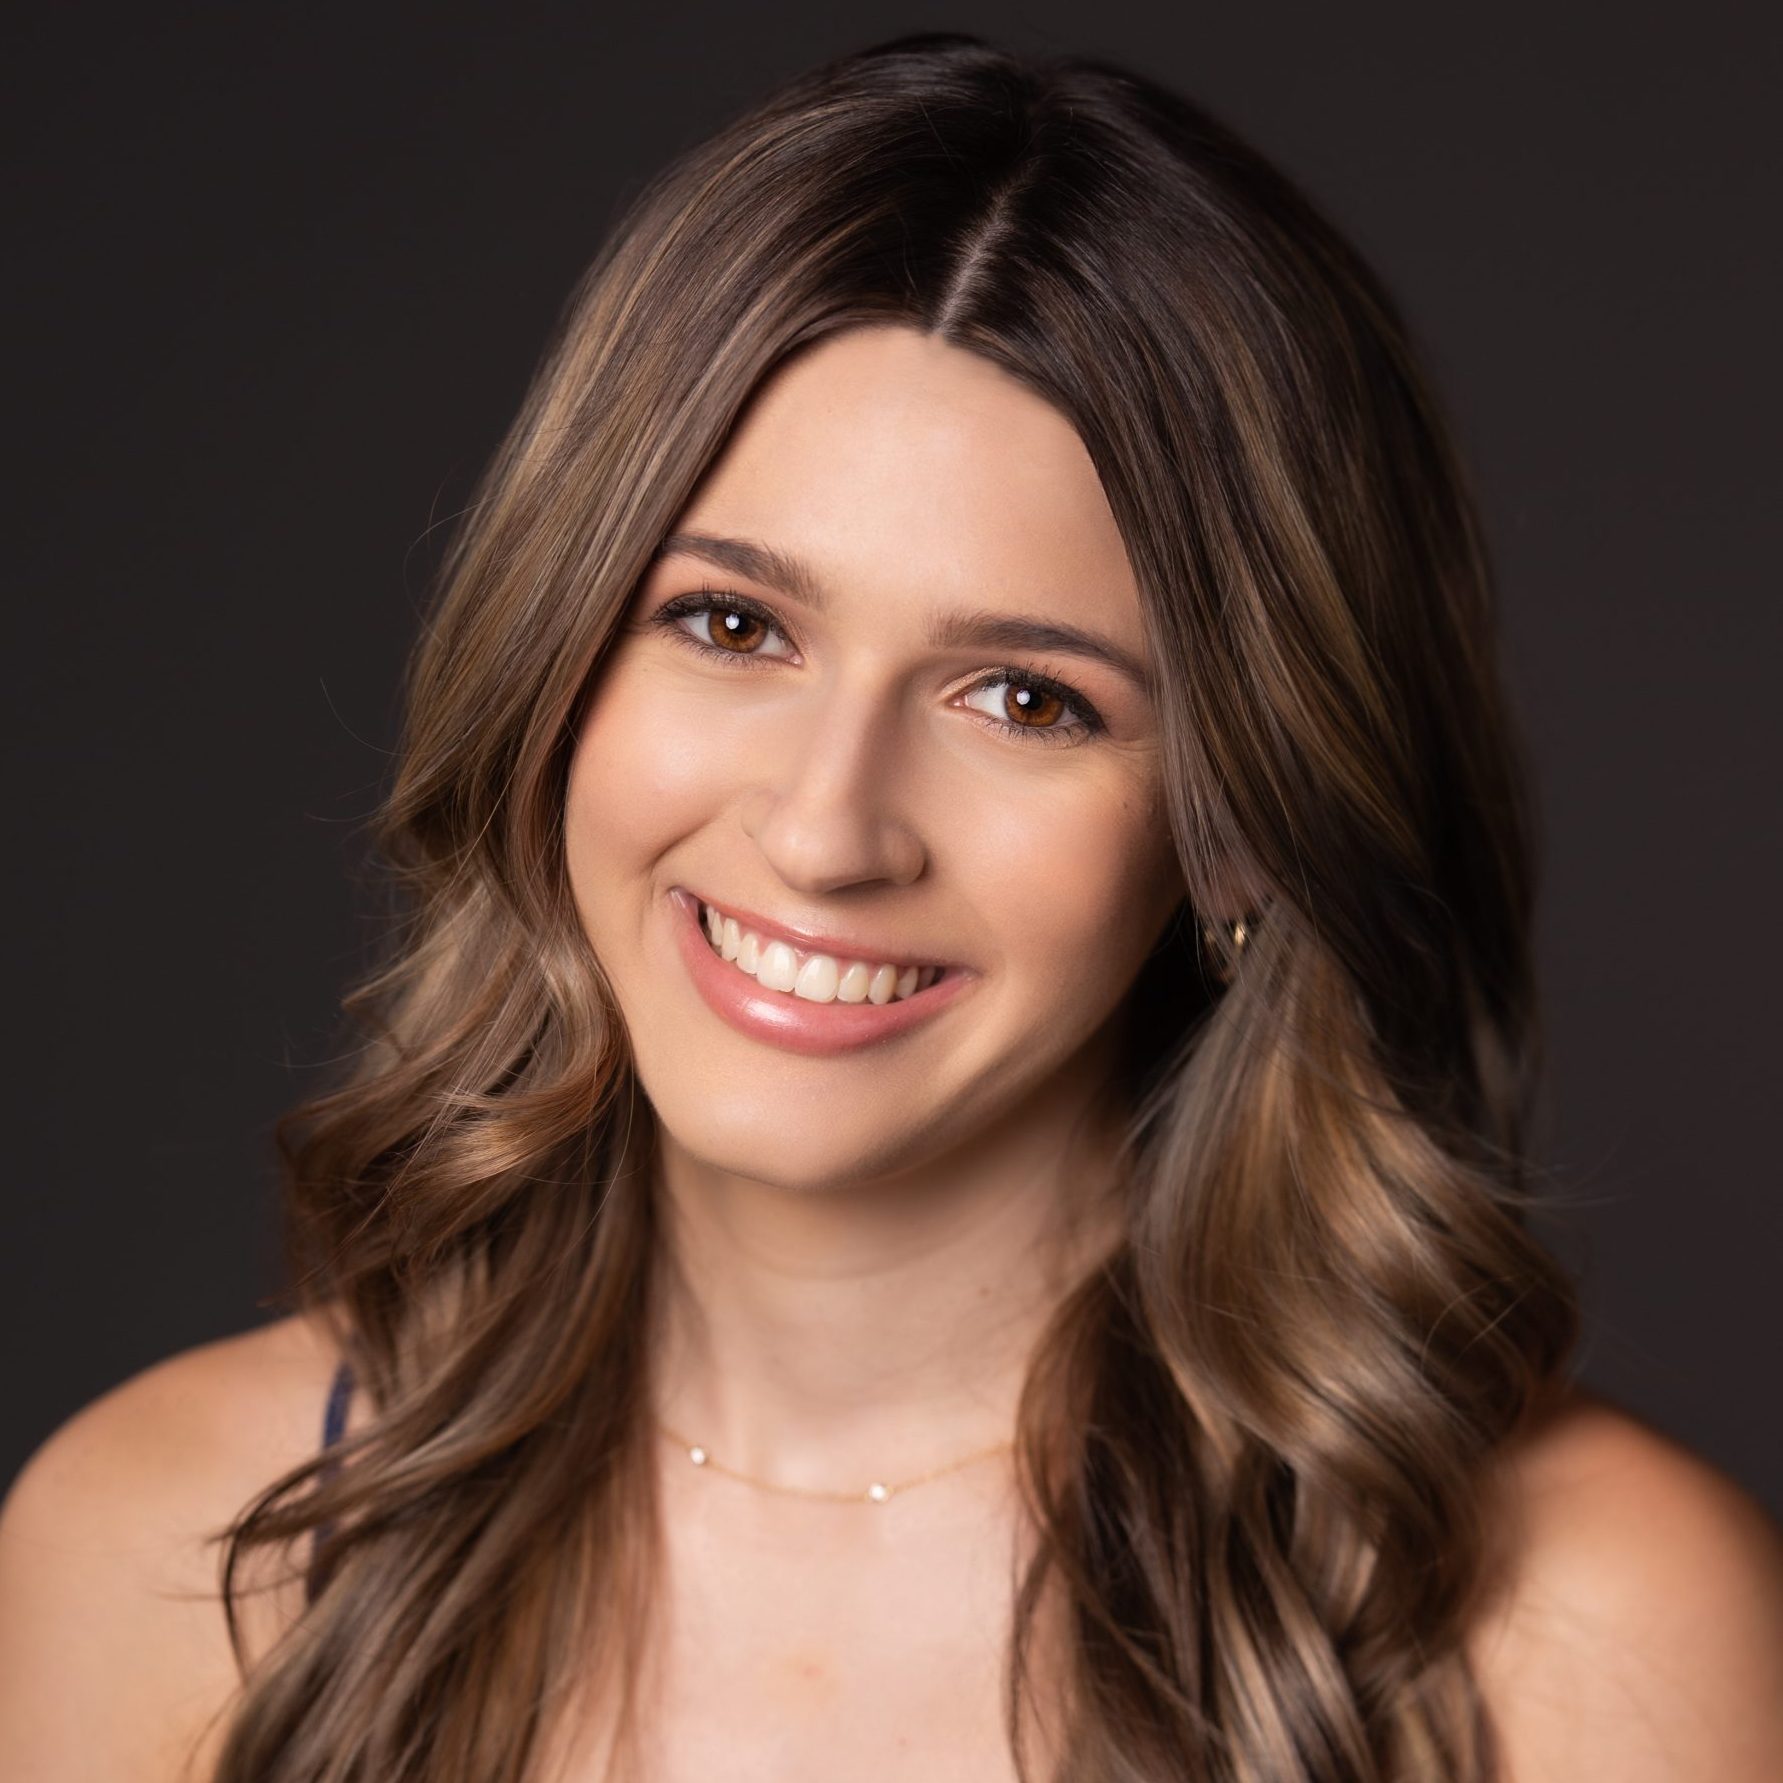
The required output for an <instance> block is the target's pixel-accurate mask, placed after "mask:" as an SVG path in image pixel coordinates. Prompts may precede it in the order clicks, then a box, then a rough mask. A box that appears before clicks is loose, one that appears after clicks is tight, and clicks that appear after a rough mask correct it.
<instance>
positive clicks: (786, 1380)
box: [653, 1084, 1118, 1488]
mask: <svg viewBox="0 0 1783 1783" xmlns="http://www.w3.org/2000/svg"><path fill="white" fill-rule="evenodd" d="M1115 1142H1116V1130H1115V1128H1114V1126H1113V1124H1112V1121H1111V1120H1110V1118H1109V1117H1108V1116H1107V1114H1106V1113H1105V1112H1104V1109H1103V1105H1102V1104H1101V1102H1100V1099H1098V1098H1096V1097H1094V1096H1092V1095H1090V1094H1088V1093H1085V1094H1082V1095H1079V1096H1077V1097H1075V1098H1067V1097H1064V1096H1061V1095H1060V1094H1059V1092H1058V1086H1057V1085H1056V1084H1052V1085H1049V1086H1047V1090H1046V1093H1045V1094H1044V1095H1043V1096H1036V1097H1034V1098H1031V1099H1029V1101H1028V1102H1026V1103H1024V1104H1023V1105H1022V1106H1021V1107H1020V1108H1018V1109H1016V1110H1012V1111H1011V1112H1010V1114H1009V1115H1008V1116H1007V1117H1006V1118H1005V1119H1004V1120H1002V1121H999V1122H998V1123H996V1125H995V1127H994V1129H991V1130H986V1131H983V1132H981V1133H980V1134H978V1135H976V1136H975V1137H974V1138H973V1140H972V1141H971V1143H970V1144H969V1145H968V1146H967V1147H965V1148H962V1149H960V1150H956V1151H955V1152H953V1153H950V1154H948V1155H947V1156H945V1157H942V1158H938V1159H929V1160H927V1161H925V1162H924V1163H922V1164H921V1165H920V1166H916V1167H912V1168H910V1169H908V1170H904V1171H899V1172H897V1173H894V1174H890V1175H885V1176H879V1177H875V1178H873V1179H871V1180H856V1181H850V1182H845V1183H836V1184H832V1185H830V1186H829V1187H826V1188H824V1189H822V1190H796V1191H795V1190H787V1189H784V1188H779V1187H776V1186H774V1185H771V1184H766V1183H762V1182H758V1181H754V1180H752V1179H749V1178H744V1177H739V1176H736V1175H733V1174H731V1173H728V1172H726V1171H723V1170H721V1169H717V1168H715V1167H713V1166H712V1165H710V1164H708V1163H705V1162H703V1161H701V1160H699V1159H696V1158H694V1157H692V1156H690V1155H689V1154H688V1153H687V1152H685V1151H683V1150H681V1149H680V1148H678V1147H677V1146H676V1145H675V1143H674V1142H673V1140H672V1138H671V1137H670V1136H669V1135H668V1134H667V1133H666V1132H665V1133H663V1134H662V1135H661V1137H660V1143H659V1147H658V1159H659V1163H658V1188H659V1191H660V1206H661V1209H662V1214H663V1218H662V1220H661V1223H660V1230H661V1231H662V1233H663V1238H664V1242H663V1244H662V1246H661V1248H660V1251H659V1264H660V1267H659V1270H658V1278H657V1279H658V1292H657V1295H656V1319H657V1343H656V1346H655V1356H656V1362H655V1365H654V1367H655V1379H654V1382H653V1395H654V1400H655V1406H656V1410H657V1412H658V1414H659V1416H660V1417H661V1418H662V1420H663V1421H664V1423H666V1424H667V1425H669V1426H670V1427H672V1428H673V1429H674V1430H676V1431H678V1432H680V1433H682V1434H683V1435H685V1436H686V1437H687V1438H689V1439H690V1440H691V1441H694V1442H697V1443H700V1444H702V1445H703V1446H704V1447H705V1448H706V1449H708V1450H709V1451H710V1453H711V1454H712V1455H713V1456H714V1457H716V1458H718V1459H720V1460H722V1461H724V1462H725V1463H726V1464H728V1465H729V1466H731V1467H734V1468H737V1469H739V1470H741V1471H744V1472H746V1473H749V1474H752V1475H755V1476H757V1477H759V1478H762V1479H767V1480H773V1481H775V1482H777V1483H781V1484H787V1485H799V1486H819V1487H826V1488H827V1487H832V1486H837V1485H842V1486H850V1485H852V1484H853V1482H855V1481H856V1480H860V1479H880V1478H887V1477H895V1476H897V1475H899V1474H900V1473H901V1474H904V1475H914V1474H916V1473H918V1472H921V1471H923V1470H925V1469H927V1468H931V1467H936V1466H942V1465H945V1464H946V1463H947V1462H949V1461H950V1460H952V1459H955V1458H957V1457H958V1456H960V1455H963V1454H966V1453H969V1452H971V1451H974V1450H977V1449H982V1448H984V1447H986V1446H987V1445H990V1444H993V1443H996V1442H999V1441H1007V1440H1010V1439H1011V1438H1013V1435H1014V1431H1015V1416H1016V1406H1017V1402H1018V1400H1019V1397H1020V1393H1021V1387H1022V1382H1023V1379H1024V1378H1025V1375H1026V1371H1027V1364H1028V1361H1029V1358H1030V1357H1031V1355H1032V1353H1033V1349H1034V1346H1035V1343H1036V1342H1037V1340H1038V1339H1039V1337H1040V1335H1041V1332H1042V1331H1043V1329H1044V1327H1045V1325H1046V1323H1047V1321H1048V1319H1049V1318H1050V1316H1051V1314H1052V1313H1053V1311H1054V1310H1055V1309H1056V1307H1057V1305H1058V1303H1059V1301H1060V1299H1061V1298H1062V1297H1063V1296H1064V1295H1065V1294H1066V1293H1068V1292H1069V1290H1070V1289H1071V1288H1072V1287H1073V1286H1074V1285H1075V1284H1076V1282H1077V1281H1078V1280H1079V1279H1081V1276H1082V1274H1083V1273H1084V1271H1085V1270H1086V1269H1087V1268H1089V1267H1091V1266H1092V1265H1093V1264H1094V1262H1095V1261H1096V1260H1097V1259H1098V1258H1099V1257H1100V1256H1101V1255H1103V1254H1105V1252H1106V1250H1107V1248H1108V1245H1109V1243H1110V1242H1111V1240H1112V1238H1113V1235H1114V1232H1115V1230H1116V1229H1117V1227H1116V1222H1117V1218H1118V1191H1117V1189H1116V1188H1115V1183H1114V1172H1113V1169H1112V1162H1113V1152H1114V1147H1115Z"/></svg>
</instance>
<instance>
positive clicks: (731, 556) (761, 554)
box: [651, 532, 1151, 692]
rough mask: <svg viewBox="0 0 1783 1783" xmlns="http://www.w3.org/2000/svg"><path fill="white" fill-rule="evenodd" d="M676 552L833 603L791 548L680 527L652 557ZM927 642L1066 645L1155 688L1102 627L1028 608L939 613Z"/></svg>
mask: <svg viewBox="0 0 1783 1783" xmlns="http://www.w3.org/2000/svg"><path fill="white" fill-rule="evenodd" d="M676 556H686V557H697V558H699V559H700V560H701V561H702V562H704V563H709V564H711V565H713V566H714V567H715V568H717V569H721V570H729V571H730V572H731V574H732V575H735V576H746V577H747V578H748V579H749V580H750V581H751V582H760V583H762V584H764V585H765V586H766V587H769V588H777V589H779V590H780V591H781V592H782V593H783V594H790V595H792V596H794V597H795V598H796V599H798V600H799V601H802V602H803V603H804V605H806V606H807V607H809V608H810V609H811V610H812V611H813V612H814V613H821V612H822V611H823V610H824V608H825V606H826V605H827V604H828V598H829V597H828V596H827V594H826V593H825V591H824V588H823V585H822V583H821V582H820V581H819V580H818V577H817V576H816V574H815V573H814V572H813V570H812V568H811V566H810V565H809V564H808V563H806V562H805V560H804V559H803V558H802V557H799V556H797V555H796V554H795V553H793V552H791V551H783V550H778V549H776V548H775V547H774V546H772V545H764V544H761V543H759V542H757V541H755V540H751V539H731V538H725V537H723V536H721V535H720V534H717V533H709V532H676V533H671V534H670V535H669V536H668V537H667V538H666V539H664V540H663V542H662V543H661V544H660V545H658V546H657V548H656V550H655V552H654V553H653V554H652V557H651V561H652V562H653V563H660V562H661V561H662V560H663V559H664V558H665V557H676ZM928 642H929V644H930V646H931V648H933V649H936V650H953V649H963V648H967V647H970V646H974V645H977V646H984V647H988V648H990V649H996V650H1034V651H1048V650H1056V651H1062V652H1064V653H1065V654H1067V655H1071V656H1085V657H1089V658H1091V659H1092V660H1094V661H1096V662H1101V663H1106V664H1107V665H1108V666H1109V667H1110V668H1111V669H1114V670H1115V671H1116V672H1117V673H1119V674H1122V675H1125V676H1126V677H1127V679H1128V680H1130V681H1131V682H1132V683H1133V684H1134V685H1135V686H1136V687H1138V688H1139V689H1140V690H1141V691H1142V692H1149V690H1150V688H1151V675H1150V673H1149V672H1148V670H1147V669H1146V666H1145V664H1144V663H1143V662H1142V661H1141V660H1140V659H1139V658H1138V657H1136V656H1135V655H1133V653H1132V652H1131V651H1130V650H1128V649H1126V648H1125V647H1124V646H1123V645H1120V644H1117V643H1116V642H1115V641H1114V640H1113V639H1112V638H1107V637H1104V636H1103V635H1102V634H1101V633H1100V632H1093V631H1085V630H1084V629H1083V628H1082V627H1081V626H1076V625H1062V624H1060V623H1059V622H1058V621H1056V620H1052V619H1031V618H1028V617H1027V616H1026V615H1024V614H1020V613H999V612H995V611H993V610H991V609H989V608H983V609H980V610H979V611H977V612H953V613H940V614H936V615H935V616H934V617H933V618H932V619H931V621H930V625H929V632H928Z"/></svg>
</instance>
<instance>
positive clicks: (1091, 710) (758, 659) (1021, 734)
mask: <svg viewBox="0 0 1783 1783" xmlns="http://www.w3.org/2000/svg"><path fill="white" fill-rule="evenodd" d="M726 614H734V615H737V616H739V617H741V618H743V619H746V620H752V621H754V622H755V623H756V624H757V625H759V626H761V627H763V628H764V629H765V630H767V631H769V632H772V633H774V634H776V635H777V636H779V637H780V638H782V639H785V640H786V641H787V642H790V641H791V640H790V639H787V634H786V628H785V627H784V626H783V625H782V624H781V622H780V620H779V618H778V617H777V616H776V614H775V613H774V612H773V611H772V609H771V608H769V607H767V606H766V605H764V604H763V603H762V602H761V601H758V600H755V599H753V598H752V597H751V596H749V595H746V594H739V593H738V592H736V591H735V590H733V589H728V588H707V587H701V588H700V589H699V591H698V592H697V593H689V594H678V595H675V596H674V597H673V598H671V599H669V600H666V601H664V602H663V604H662V605H661V606H660V607H658V608H657V609H656V611H655V612H654V613H652V614H651V615H650V617H649V619H648V620H647V621H646V622H645V623H646V624H647V625H648V626H649V627H651V628H652V629H656V630H661V631H662V632H664V633H666V634H667V636H669V637H670V638H672V639H674V640H675V641H676V642H678V643H680V644H682V645H684V646H685V647H686V648H688V649H690V650H693V651H695V652H697V653H698V654H700V655H701V656H704V657H707V658H717V659H718V660H720V661H723V662H727V663H736V664H740V665H742V666H744V667H747V668H752V669H753V668H765V667H767V666H768V665H769V664H771V663H775V662H784V661H785V660H786V658H785V656H784V655H769V654H766V653H764V652H762V651H759V650H734V649H730V648H728V647H727V646H725V645H722V644H715V643H713V642H712V641H711V639H710V636H709V635H708V636H707V637H705V638H702V637H700V636H698V635H697V633H695V632H694V631H692V630H690V629H689V628H688V627H687V625H685V624H684V623H683V621H684V620H687V619H705V620H707V621H708V632H709V630H710V621H711V620H712V619H715V618H718V617H721V616H723V615H726ZM1003 686H1007V687H1009V688H1011V689H1012V690H1014V692H1015V693H1016V694H1017V695H1018V696H1025V697H1028V698H1030V699H1033V700H1035V701H1036V702H1037V703H1040V704H1042V705H1043V704H1044V703H1045V702H1047V701H1057V702H1058V703H1059V704H1060V705H1062V706H1064V707H1065V708H1066V709H1067V710H1068V711H1069V712H1071V713H1072V714H1073V722H1071V723H1069V724H1050V725H1037V724H1019V723H1017V722H1016V721H1014V720H1013V719H1006V718H998V717H995V716H993V715H992V714H990V713H988V712H985V711H983V710H982V709H981V708H979V707H976V706H972V707H968V708H966V709H967V710H968V711H971V712H973V713H974V714H975V715H976V716H977V717H978V718H979V719H980V720H981V721H982V722H983V723H985V724H986V725H988V726H989V727H990V728H991V729H992V730H994V731H997V732H1000V733H1001V734H1003V735H1004V736H1008V737H1010V738H1012V739H1013V740H1015V741H1018V742H1022V743H1038V744H1041V745H1042V746H1043V747H1046V746H1050V747H1053V748H1058V747H1066V748H1069V747H1073V746H1075V745H1076V744H1079V743H1083V742H1087V741H1089V739H1090V738H1091V737H1093V736H1095V735H1097V734H1099V733H1100V732H1102V731H1104V730H1106V729H1107V725H1106V723H1105V722H1104V721H1103V718H1102V715H1101V714H1100V713H1099V712H1098V711H1097V710H1096V708H1095V706H1094V705H1093V704H1092V703H1091V702H1090V700H1089V699H1088V698H1087V697H1086V696H1085V695H1084V694H1082V693H1080V692H1079V691H1078V690H1077V689H1076V688H1075V687H1073V686H1072V685H1071V683H1070V682H1068V681H1065V680H1061V679H1060V678H1059V677H1058V676H1057V675H1053V674H1050V673H1047V672H1045V671H1042V670H1035V669H1023V668H1017V667H1016V666H1015V665H1014V664H1012V663H1010V664H1004V665H1002V666H1000V667H998V668H995V669H992V670H989V671H987V672H986V673H985V674H983V675H980V676H979V677H978V679H977V680H975V681H974V682H972V683H971V685H970V686H969V687H967V688H965V689H963V690H962V691H963V692H965V693H979V692H982V691H983V690H984V689H986V688H992V687H1003ZM1007 697H1008V696H1007V695H1006V696H1005V698H1007Z"/></svg>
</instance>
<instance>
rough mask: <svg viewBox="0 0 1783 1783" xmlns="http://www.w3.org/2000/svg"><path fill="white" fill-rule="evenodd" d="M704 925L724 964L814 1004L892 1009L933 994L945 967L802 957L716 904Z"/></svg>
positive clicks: (704, 910) (704, 913)
mask: <svg viewBox="0 0 1783 1783" xmlns="http://www.w3.org/2000/svg"><path fill="white" fill-rule="evenodd" d="M700 919H701V920H700V926H701V927H702V928H704V930H705V931H706V938H707V940H708V941H710V942H711V944H712V948H713V951H714V952H715V953H717V954H718V955H719V957H720V958H722V959H726V960H729V961H731V962H732V963H733V964H734V965H735V966H736V967H737V969H738V970H739V971H742V972H747V973H748V974H749V975H750V977H752V978H753V979H754V980H755V981H756V983H757V984H759V985H761V986H762V987H763V989H765V990H771V991H790V992H791V993H792V994H793V995H794V996H796V997H803V998H804V999H805V1000H806V1001H807V1002H811V1003H832V1002H834V1003H890V1002H893V1001H894V1000H896V999H899V998H903V997H910V996H914V995H915V994H916V993H917V992H918V991H920V990H927V989H928V987H929V986H930V985H931V984H933V983H934V982H935V980H936V979H938V978H939V977H941V975H942V972H943V968H942V967H940V966H905V967H903V968H899V967H897V966H890V965H879V966H874V965H870V964H869V963H868V962H866V961H864V960H839V959H837V958H836V957H835V956H834V955H833V954H827V953H807V954H800V953H799V952H798V951H797V949H795V948H793V947H790V946H789V945H788V944H787V943H786V942H784V941H764V940H763V939H762V937H761V936H759V935H757V934H756V933H755V931H754V930H753V929H746V928H744V927H743V926H742V924H741V923H739V922H738V921H737V919H736V918H735V917H734V916H724V915H722V914H721V913H720V912H719V911H717V910H715V909H713V907H712V906H711V905H710V904H705V905H702V906H701V907H700Z"/></svg>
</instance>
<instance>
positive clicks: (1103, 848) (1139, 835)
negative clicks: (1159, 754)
mask: <svg viewBox="0 0 1783 1783" xmlns="http://www.w3.org/2000/svg"><path fill="white" fill-rule="evenodd" d="M1085 747H1093V745H1086V746H1085ZM1041 766H1042V768H1044V766H1045V764H1041ZM973 817H974V822H973V825H972V827H971V829H970V830H969V831H967V832H963V833H962V835H961V837H960V841H959V846H960V847H962V848H964V849H969V850H970V852H971V854H972V856H973V857H974V868H973V874H972V877H973V880H974V882H975V883H976V884H977V885H978V886H979V887H980V893H981V896H982V898H983V900H984V903H985V906H986V914H987V916H990V917H991V919H992V922H993V925H994V927H995V929H996V930H997V932H998V933H999V934H1000V935H1001V936H1002V938H1003V939H1002V944H1001V952H1002V954H1003V958H1004V964H1005V965H1006V966H1008V967H1015V968H1017V969H1019V970H1020V972H1021V973H1022V974H1023V975H1024V976H1025V977H1026V978H1028V980H1029V981H1030V983H1031V984H1033V985H1034V986H1035V987H1036V988H1037V989H1038V990H1039V991H1040V992H1041V993H1042V994H1043V995H1044V996H1046V997H1047V998H1048V999H1052V1000H1056V998H1057V997H1058V995H1059V993H1060V992H1061V991H1068V992H1070V993H1071V994H1072V995H1074V996H1077V997H1081V998H1083V999H1085V1000H1086V1001H1087V1002H1089V1003H1091V1004H1094V1005H1095V1006H1096V1007H1097V1008H1098V1009H1105V1008H1107V1007H1108V1006H1110V1005H1111V1004H1112V1003H1113V1002H1115V1001H1117V1000H1118V999H1119V997H1120V995H1121V994H1122V993H1123V992H1124V991H1125V989H1126V987H1127V986H1128V984H1130V983H1131V981H1132V977H1133V974H1134V973H1135V972H1136V971H1137V970H1138V967H1139V965H1140V962H1141V961H1142V960H1143V959H1144V958H1145V955H1146V953H1147V952H1148V951H1149V949H1150V947H1151V944H1152V942H1153V940H1154V939H1155V937H1156V934H1157V931H1158V929H1159V928H1160V927H1161V925H1162V923H1163V921H1164V919H1165V917H1166V916H1167V915H1168V914H1169V911H1170V909H1171V908H1172V906H1173V905H1174V903H1175V902H1176V898H1177V896H1178V895H1179V894H1180V884H1181V881H1180V874H1179V871H1178V868H1177V863H1176V857H1175V853H1174V850H1173V848H1172V846H1171V843H1170V836H1169V829H1168V825H1167V824H1166V822H1165V819H1164V813H1163V803H1162V799H1161V797H1160V796H1159V793H1158V791H1157V788H1156V778H1155V774H1154V773H1152V772H1151V771H1150V769H1149V767H1147V768H1145V769H1143V770H1142V769H1141V768H1140V767H1139V766H1138V765H1137V764H1134V763H1132V762H1129V761H1119V760H1117V761H1115V762H1113V763H1111V764H1110V768H1109V771H1108V772H1107V773H1106V774H1095V775H1089V774H1086V775H1084V776H1083V777H1082V778H1081V779H1080V780H1077V781H1074V782H1071V783H1067V782H1066V781H1065V780H1064V778H1063V776H1058V777H1052V778H1049V777H1048V776H1047V775H1045V774H1044V773H1037V774H1036V775H1035V777H1034V781H1033V785H1032V788H1031V789H1026V788H1024V789H1023V790H1022V792H1021V794H1020V795H1019V796H1010V797H1006V798H1003V799H999V800H996V801H992V802H986V803H984V804H982V805H981V806H980V807H979V808H978V809H977V810H975V812H974V813H973Z"/></svg>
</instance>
